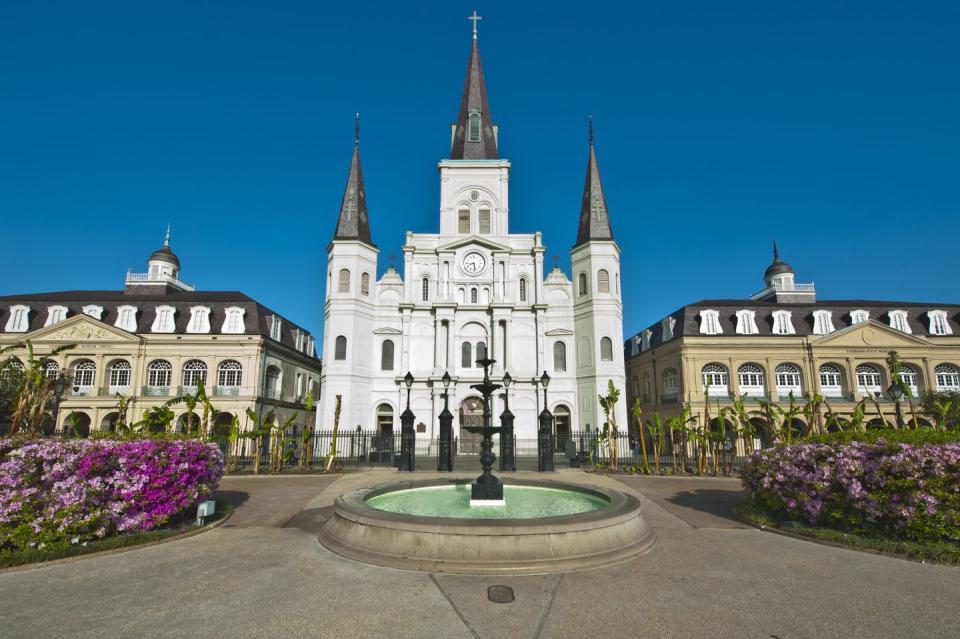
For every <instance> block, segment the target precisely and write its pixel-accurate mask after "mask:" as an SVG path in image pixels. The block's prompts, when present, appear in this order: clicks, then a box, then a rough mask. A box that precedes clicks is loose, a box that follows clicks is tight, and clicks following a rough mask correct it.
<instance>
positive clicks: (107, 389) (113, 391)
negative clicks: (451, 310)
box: [98, 386, 130, 397]
mask: <svg viewBox="0 0 960 639" xmlns="http://www.w3.org/2000/svg"><path fill="white" fill-rule="evenodd" d="M98 395H100V396H101V397H116V396H117V395H124V396H126V395H130V387H129V386H101V387H100V389H99V392H98Z"/></svg>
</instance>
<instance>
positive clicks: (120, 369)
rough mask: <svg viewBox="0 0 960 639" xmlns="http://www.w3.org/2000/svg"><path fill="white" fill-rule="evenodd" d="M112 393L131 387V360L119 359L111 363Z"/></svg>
mask: <svg viewBox="0 0 960 639" xmlns="http://www.w3.org/2000/svg"><path fill="white" fill-rule="evenodd" d="M108 373H109V377H110V380H109V381H110V394H111V395H113V394H114V393H118V392H123V391H125V390H126V389H127V388H129V387H130V362H128V361H126V360H118V361H116V362H114V363H112V364H110V369H109V371H108Z"/></svg>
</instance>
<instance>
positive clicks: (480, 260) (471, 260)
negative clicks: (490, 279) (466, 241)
mask: <svg viewBox="0 0 960 639" xmlns="http://www.w3.org/2000/svg"><path fill="white" fill-rule="evenodd" d="M486 265H487V260H486V259H485V258H484V257H483V255H481V254H480V253H467V256H466V257H465V258H463V270H464V271H466V272H467V273H469V274H470V275H478V274H479V273H480V272H481V271H483V268H484V267H485V266H486Z"/></svg>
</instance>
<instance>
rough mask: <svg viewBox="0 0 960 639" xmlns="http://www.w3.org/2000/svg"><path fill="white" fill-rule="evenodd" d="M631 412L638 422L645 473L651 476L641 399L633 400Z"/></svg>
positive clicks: (635, 398)
mask: <svg viewBox="0 0 960 639" xmlns="http://www.w3.org/2000/svg"><path fill="white" fill-rule="evenodd" d="M630 412H631V413H632V414H633V418H634V419H635V420H636V421H637V433H638V434H639V436H640V449H641V451H642V452H643V472H644V473H645V474H647V475H649V474H650V462H649V461H648V460H647V436H646V435H645V434H644V432H643V421H642V420H641V419H640V416H641V415H642V414H643V407H642V406H641V405H640V398H639V397H634V398H633V406H632V407H631V408H630ZM658 419H659V418H658ZM655 450H656V448H655ZM658 472H659V469H658Z"/></svg>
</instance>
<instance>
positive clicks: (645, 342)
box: [640, 328, 653, 352]
mask: <svg viewBox="0 0 960 639" xmlns="http://www.w3.org/2000/svg"><path fill="white" fill-rule="evenodd" d="M652 337H653V331H651V330H650V329H649V328H648V329H647V330H645V331H643V334H642V335H641V336H640V351H641V352H643V351H648V350H650V338H652Z"/></svg>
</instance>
